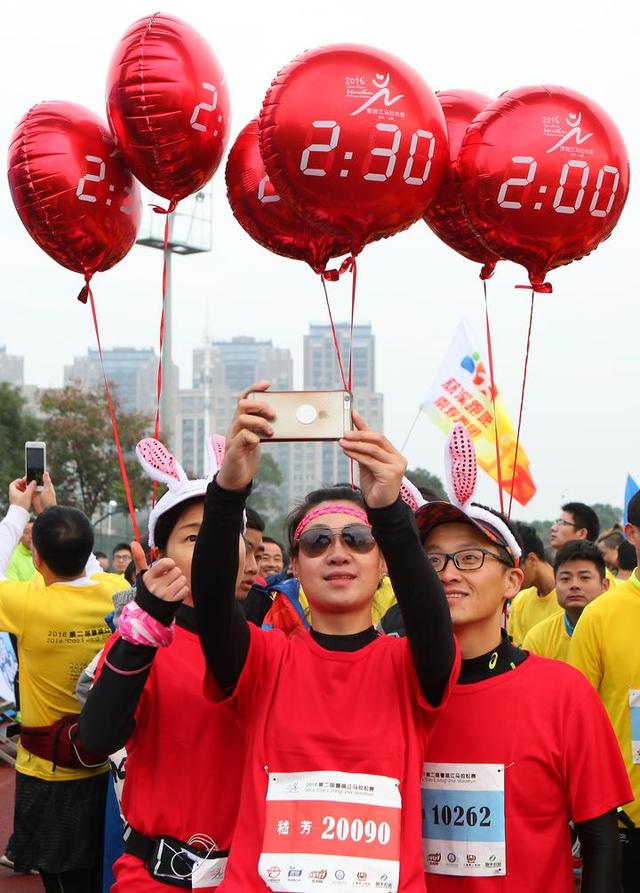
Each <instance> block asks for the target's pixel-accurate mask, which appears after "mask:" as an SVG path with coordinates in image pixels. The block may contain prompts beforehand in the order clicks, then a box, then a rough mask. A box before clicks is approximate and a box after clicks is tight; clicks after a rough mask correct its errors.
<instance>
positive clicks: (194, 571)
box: [191, 480, 249, 696]
mask: <svg viewBox="0 0 640 893" xmlns="http://www.w3.org/2000/svg"><path fill="white" fill-rule="evenodd" d="M248 494H249V490H248V489H247V490H243V491H242V492H234V491H230V490H223V489H222V487H219V486H218V484H217V483H216V482H215V480H214V481H212V482H211V483H210V484H209V486H208V487H207V495H206V497H205V503H204V518H203V519H202V526H201V527H200V532H199V533H198V539H197V542H196V546H195V549H194V552H193V561H192V563H191V594H192V597H193V604H194V607H195V609H196V618H197V623H198V635H199V636H200V644H201V646H202V650H203V652H204V656H205V658H206V661H207V666H208V668H209V670H210V672H211V673H212V675H213V678H214V679H215V680H216V683H217V684H218V687H219V688H220V690H221V691H222V693H223V694H225V695H227V696H228V695H230V694H232V693H233V691H234V689H235V687H236V685H237V684H238V680H239V678H240V673H241V672H242V668H243V667H244V664H245V661H246V659H247V654H248V652H249V626H248V624H247V620H246V618H245V616H244V614H243V612H242V608H241V607H240V606H239V604H238V602H237V601H236V577H237V575H238V538H239V536H240V534H241V533H242V527H243V518H242V513H243V511H244V504H245V501H246V498H247V496H248Z"/></svg>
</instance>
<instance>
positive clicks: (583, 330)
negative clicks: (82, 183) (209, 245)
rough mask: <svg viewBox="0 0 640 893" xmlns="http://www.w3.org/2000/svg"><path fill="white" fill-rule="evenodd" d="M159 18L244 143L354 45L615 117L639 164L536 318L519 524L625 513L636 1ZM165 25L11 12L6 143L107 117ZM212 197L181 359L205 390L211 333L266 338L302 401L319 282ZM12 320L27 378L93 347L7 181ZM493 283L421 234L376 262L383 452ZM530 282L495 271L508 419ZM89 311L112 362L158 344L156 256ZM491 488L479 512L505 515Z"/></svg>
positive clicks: (6, 330)
mask: <svg viewBox="0 0 640 893" xmlns="http://www.w3.org/2000/svg"><path fill="white" fill-rule="evenodd" d="M161 9H162V11H164V12H169V13H173V14H175V15H179V16H180V17H182V18H184V19H186V20H187V21H188V22H190V24H192V25H193V26H194V27H196V28H197V29H198V30H200V31H201V32H202V34H203V35H204V36H205V37H206V38H207V40H208V41H209V42H210V44H211V45H212V46H213V48H214V49H215V51H216V53H217V55H218V57H219V59H220V61H221V63H222V65H223V67H224V69H225V71H226V73H227V77H228V82H229V88H230V94H231V108H232V126H231V140H230V143H229V145H231V143H232V141H233V139H234V138H235V136H236V135H237V133H238V132H239V131H240V130H241V129H242V127H244V125H245V124H246V123H247V122H248V121H249V119H250V118H251V117H253V116H254V115H255V114H256V113H257V112H258V111H259V109H260V105H261V102H262V99H263V96H264V93H265V90H266V89H267V87H268V86H269V83H270V81H271V79H272V78H273V77H274V76H275V74H276V73H277V71H278V70H279V69H280V68H281V67H282V66H283V65H284V64H286V63H287V62H289V61H290V60H291V59H292V58H293V57H294V56H296V55H297V54H299V53H300V52H302V51H304V50H306V49H309V48H312V47H315V46H321V45H323V44H327V43H336V42H342V41H350V42H356V43H364V44H369V45H371V46H377V47H380V48H383V49H386V50H388V51H390V52H392V53H395V54H396V55H398V56H400V57H402V58H403V59H404V60H405V61H406V62H408V63H409V64H411V65H413V66H414V67H415V68H417V69H418V70H419V71H420V72H421V73H422V75H423V76H424V77H425V78H426V80H427V81H428V83H429V84H430V86H431V87H432V88H433V89H434V90H440V89H446V88H466V89H473V90H477V91H479V92H482V93H485V94H488V95H489V96H497V95H498V94H499V93H501V92H503V91H505V90H509V89H512V88H514V87H518V86H523V85H533V84H540V83H550V84H554V83H555V84H561V85H564V86H568V87H572V88H574V89H576V90H578V91H580V92H582V93H585V94H586V95H587V96H590V97H591V98H593V99H594V100H596V101H597V102H599V103H600V104H601V105H602V106H603V107H604V108H605V109H606V110H607V111H608V112H609V114H610V115H611V116H612V118H613V119H614V121H616V123H617V124H618V126H619V128H620V129H621V131H622V134H623V136H624V138H625V141H626V143H627V148H628V150H629V155H630V158H631V169H632V187H631V192H630V196H629V200H628V202H627V206H626V208H625V211H624V212H623V215H622V218H621V220H620V223H619V224H618V226H617V228H616V230H615V231H614V233H613V235H612V237H611V238H610V239H609V241H607V242H606V243H604V244H603V245H602V246H601V247H600V248H599V249H598V250H597V251H596V252H595V253H594V254H592V255H591V256H590V257H588V258H586V259H584V260H582V261H580V262H579V263H575V264H571V265H570V266H568V267H564V268H562V269H560V270H556V271H554V272H552V273H551V275H550V277H549V278H550V280H551V282H552V283H553V286H554V293H553V294H552V295H540V296H539V297H538V298H537V309H536V318H535V324H534V333H533V346H532V355H531V361H530V374H529V385H528V391H527V399H526V406H525V416H524V423H523V432H522V441H523V444H524V446H525V448H526V450H527V452H528V454H529V457H530V459H531V463H532V472H533V476H534V479H535V481H536V484H537V486H538V493H537V495H536V496H535V497H534V499H533V500H532V501H531V502H530V503H529V505H528V506H527V507H526V508H525V509H521V508H520V507H518V506H516V509H515V512H514V515H515V516H516V517H522V518H529V519H531V518H534V517H555V514H556V512H557V509H558V506H559V503H560V502H561V501H562V500H569V499H580V500H584V501H586V502H612V503H615V504H618V505H620V504H621V503H622V494H623V489H624V482H625V478H626V475H627V472H631V473H634V474H635V475H636V477H640V454H639V450H638V444H639V439H640V438H639V426H638V406H637V398H638V393H639V390H640V389H639V384H640V352H639V351H638V346H637V338H638V331H637V330H638V323H639V322H640V309H639V306H638V295H639V292H640V290H639V288H638V281H639V279H640V272H639V271H638V268H637V263H636V262H637V258H638V255H639V251H638V235H639V233H640V227H639V224H640V208H639V204H638V193H637V190H636V188H635V168H634V165H635V162H636V160H637V159H638V150H639V148H640V126H639V123H638V121H639V114H638V89H639V86H638V85H639V84H640V62H639V56H640V54H639V53H638V47H637V40H638V34H639V33H640V14H639V13H638V7H637V5H636V4H635V3H632V2H631V0H627V2H623V0H618V2H609V3H607V2H606V0H602V2H597V3H596V2H592V0H586V2H583V3H581V4H580V5H577V4H573V3H559V2H557V0H537V2H536V3H532V2H528V3H524V4H515V3H507V2H506V0H485V2H483V3H477V2H475V0H473V2H472V0H461V2H458V3H444V2H440V3H437V4H436V3H434V2H432V0H431V2H429V0H428V2H426V3H418V2H411V3H410V2H408V0H399V2H396V3H389V2H386V3H381V2H375V0H369V2H367V3H348V2H345V0H323V2H322V3H307V2H305V0H299V2H289V0H272V2H270V3H268V2H257V0H245V2H244V3H241V4H239V3H224V2H218V3H202V2H188V0H180V3H174V4H173V5H171V4H165V5H163V6H162V7H161ZM154 11H156V8H154V7H152V6H150V5H149V4H148V3H142V2H139V0H127V2H123V0H110V2H108V3H101V2H94V3H86V2H84V3H80V2H68V0H67V2H65V0H62V2H59V3H51V2H41V0H35V2H31V3H29V4H10V5H8V4H7V5H6V6H5V7H3V38H4V39H3V51H2V56H1V57H0V68H1V71H2V78H1V79H0V84H1V87H0V91H1V93H0V99H1V101H0V133H1V134H2V140H3V142H4V144H5V145H7V144H8V141H9V137H10V134H11V132H12V130H13V128H14V126H15V125H16V123H17V121H18V120H19V119H20V118H21V117H22V115H23V114H24V113H25V112H26V111H27V110H28V108H29V107H30V106H32V105H33V104H34V103H36V102H39V101H42V100H53V99H60V100H68V101H73V102H78V103H80V104H83V105H86V106H88V107H90V108H92V109H93V110H94V111H96V112H98V113H99V114H100V115H102V116H103V117H104V115H105V112H104V84H105V77H106V71H107V66H108V63H109V59H110V57H111V53H112V51H113V49H114V47H115V45H116V43H117V41H118V40H119V38H120V36H121V35H122V34H123V33H124V31H125V30H126V28H127V27H128V26H129V25H130V24H131V23H132V22H133V21H134V20H135V19H137V18H139V17H141V16H143V15H146V14H150V13H152V12H154ZM223 167H224V165H221V166H220V169H219V170H218V172H217V173H216V175H215V178H214V250H213V252H212V253H211V254H206V255H201V256H197V257H191V258H176V259H175V262H174V270H175V277H174V296H175V305H174V307H175V311H174V319H175V330H174V358H175V360H176V361H177V362H178V364H179V365H180V368H181V384H182V387H188V386H190V384H191V351H192V349H193V347H194V346H197V345H199V344H201V343H202V340H203V336H204V328H205V320H206V316H207V309H206V308H208V316H209V329H210V333H211V335H212V336H213V337H214V338H216V339H226V338H230V337H232V336H233V335H238V334H245V335H254V336H256V337H261V338H271V339H272V340H273V342H274V344H275V345H277V346H281V347H288V348H290V349H291V351H292V353H293V356H294V363H295V366H296V373H297V375H298V376H299V381H298V382H297V384H298V386H301V380H300V379H301V374H302V338H303V335H304V333H305V331H306V329H307V326H308V323H309V321H311V320H313V321H324V320H325V319H326V310H325V309H324V304H323V297H322V290H321V286H320V283H319V281H318V279H317V277H316V276H314V274H313V273H312V272H311V270H310V268H309V267H307V265H306V264H303V263H300V262H297V261H293V260H287V259H285V258H281V257H278V256H276V255H273V254H271V253H269V252H268V251H267V250H266V249H263V248H261V247H259V246H258V245H256V244H255V243H254V242H253V241H252V240H251V239H250V238H249V237H248V236H247V235H246V234H245V233H244V232H243V230H242V229H241V228H240V227H239V225H238V224H237V223H236V222H235V220H234V218H233V216H232V214H231V210H230V208H229V206H228V203H227V200H226V196H225V187H224V172H223ZM0 235H1V242H0V245H1V258H0V262H1V264H2V306H1V310H0V314H1V315H0V344H3V343H4V344H6V346H7V349H8V351H9V352H10V353H14V354H23V355H24V356H25V377H26V381H27V382H28V383H32V384H36V385H39V386H58V385H61V384H62V367H63V365H64V364H65V363H69V362H71V361H72V358H73V357H74V356H78V355H83V354H86V350H87V347H89V346H94V336H93V330H92V325H91V319H90V313H89V310H88V307H82V306H81V305H80V304H78V303H77V302H76V301H75V297H76V295H77V292H78V290H79V287H80V285H81V282H80V280H79V277H78V276H76V275H74V274H73V273H70V272H68V271H67V270H64V269H63V268H62V267H60V266H58V265H57V264H56V263H55V262H54V261H53V260H51V259H50V258H49V257H48V256H47V255H46V254H44V252H42V251H41V250H40V249H39V248H38V247H37V246H36V245H35V243H34V242H33V241H32V240H31V239H30V237H29V236H28V235H27V233H26V231H25V230H24V228H23V227H22V224H21V223H20V221H19V219H18V217H17V215H16V213H15V211H14V208H13V205H12V202H11V198H10V195H9V191H8V188H7V184H6V178H2V186H1V191H0ZM478 269H479V268H478V266H477V265H475V264H472V263H471V262H469V261H466V260H465V259H463V258H461V257H460V256H458V255H457V254H455V252H453V251H452V250H451V249H449V248H447V247H446V246H445V245H444V244H442V243H441V242H440V241H439V240H438V239H437V238H436V236H435V235H433V234H432V233H431V232H430V230H428V228H427V227H426V226H425V225H424V224H423V223H422V222H420V223H418V224H416V225H415V226H413V227H412V228H411V229H410V230H408V231H407V232H405V233H402V234H400V235H398V236H395V237H393V238H392V239H386V240H383V241H381V242H377V243H376V244H373V245H370V246H368V247H367V248H366V249H365V250H364V252H363V253H362V255H361V257H360V263H359V274H358V305H357V309H356V313H357V319H358V320H359V321H362V322H371V323H372V325H373V329H374V332H375V334H376V349H377V387H378V389H379V390H381V391H382V392H383V393H384V395H385V420H386V433H387V435H388V436H389V437H390V438H391V439H393V440H394V441H395V442H396V443H397V444H398V445H400V444H401V443H402V441H403V440H404V438H405V436H406V434H407V432H408V430H409V427H410V425H411V423H412V421H413V419H414V416H415V413H416V410H417V407H418V404H419V403H420V400H421V399H422V397H423V395H424V393H425V391H426V390H427V388H428V386H429V385H430V383H431V380H432V378H433V375H434V373H435V371H436V369H437V367H438V365H439V363H440V361H441V359H442V356H443V354H444V352H445V350H446V348H447V346H448V344H449V341H450V339H451V337H452V335H453V332H454V330H455V328H456V327H457V325H458V322H459V320H460V318H461V317H462V316H466V317H467V318H468V319H469V320H470V321H471V322H472V324H473V325H474V326H475V327H476V329H478V330H479V331H482V323H483V303H482V287H481V283H480V281H479V280H478V278H477V276H478ZM526 281H527V280H526V274H525V271H524V270H523V269H522V268H521V267H517V266H515V265H513V264H510V263H503V264H500V265H499V266H498V270H497V272H496V275H495V276H494V278H493V279H492V280H491V281H490V283H489V294H490V302H491V307H492V312H493V329H494V344H495V363H496V379H497V383H498V387H499V388H500V390H501V391H502V393H503V395H504V397H505V399H506V401H507V405H508V407H509V408H510V410H511V414H512V417H513V418H514V421H515V418H516V413H517V406H518V401H519V392H520V381H521V374H522V371H521V370H522V360H523V351H524V342H525V337H526V323H527V315H528V294H529V292H527V291H516V290H514V288H513V286H514V285H515V284H517V283H523V282H526ZM94 292H95V295H96V301H97V305H98V311H99V314H100V319H101V327H102V337H103V344H104V346H105V347H113V346H131V345H135V346H156V345H157V339H158V320H159V312H160V300H161V255H160V252H157V251H152V250H149V249H146V248H142V247H135V248H134V249H133V251H132V252H131V253H130V254H129V256H128V257H127V258H126V259H125V260H124V261H123V262H122V263H120V264H119V265H118V266H117V267H115V268H114V269H113V270H111V271H109V272H107V273H105V274H99V275H97V276H96V278H95V280H94ZM333 294H335V296H336V297H335V305H334V306H335V307H336V317H337V318H345V316H346V314H347V312H348V299H349V284H348V282H346V281H345V283H344V284H343V283H341V284H339V285H338V286H334V288H333ZM442 448H443V437H442V435H441V433H440V432H439V430H438V429H436V428H435V427H434V426H433V425H432V423H431V422H430V421H429V420H428V419H427V418H426V417H425V416H423V417H421V418H420V419H419V421H418V424H417V425H416V428H415V431H414V433H413V435H412V437H411V439H410V441H409V444H408V447H407V450H406V453H407V456H408V459H409V462H410V465H412V466H414V465H422V466H426V467H428V468H429V469H430V470H431V471H433V472H435V473H437V474H439V475H442V471H443V468H442ZM496 489H497V488H496V485H495V484H494V483H493V482H492V481H491V480H490V479H489V478H487V477H486V475H484V474H483V475H482V479H481V482H480V484H479V488H478V496H479V497H480V498H482V499H483V500H485V501H490V502H492V503H495V502H496V496H497V494H496Z"/></svg>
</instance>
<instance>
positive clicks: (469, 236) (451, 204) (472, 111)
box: [424, 90, 500, 279]
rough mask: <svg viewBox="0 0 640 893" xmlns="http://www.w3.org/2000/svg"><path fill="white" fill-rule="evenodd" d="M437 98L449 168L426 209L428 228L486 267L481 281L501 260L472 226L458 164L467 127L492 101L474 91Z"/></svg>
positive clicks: (442, 94) (445, 93) (442, 92)
mask: <svg viewBox="0 0 640 893" xmlns="http://www.w3.org/2000/svg"><path fill="white" fill-rule="evenodd" d="M436 96H437V97H438V102H439V103H440V105H441V106H442V111H443V112H444V118H445V121H446V122H447V135H448V137H449V166H448V169H447V172H446V175H445V176H444V178H443V180H442V184H441V186H440V189H439V190H438V194H437V195H436V197H435V199H434V201H433V202H432V204H431V205H430V206H429V208H428V209H427V213H426V214H425V215H424V219H425V222H426V223H427V224H428V226H429V228H430V229H432V230H433V232H434V233H435V234H436V236H438V238H440V239H442V241H443V242H444V243H445V244H446V245H448V246H449V247H450V248H453V249H454V251H457V252H458V254H461V255H462V256H463V257H466V258H468V259H469V260H472V261H475V262H476V263H478V264H483V268H482V272H481V273H480V278H481V279H488V278H489V276H491V275H492V274H493V271H494V268H495V265H496V263H497V262H498V261H499V260H500V258H499V257H498V256H497V255H496V254H494V253H493V252H492V251H490V250H489V249H488V248H487V247H486V245H484V244H483V243H482V242H481V241H480V239H479V238H478V236H477V235H476V234H475V233H474V231H473V230H472V229H471V227H470V226H469V222H468V220H467V218H466V217H465V215H464V209H463V207H462V200H461V198H460V183H459V180H458V173H457V170H456V163H457V161H458V153H459V151H460V146H461V145H462V139H463V137H464V135H465V133H466V130H467V127H468V126H469V125H470V124H471V122H472V121H473V119H474V118H475V116H476V115H477V114H478V112H481V111H482V110H483V109H484V108H486V106H487V105H489V103H490V102H491V99H490V98H489V97H488V96H483V95H482V94H481V93H474V92H473V91H472V90H440V91H438V92H437V93H436Z"/></svg>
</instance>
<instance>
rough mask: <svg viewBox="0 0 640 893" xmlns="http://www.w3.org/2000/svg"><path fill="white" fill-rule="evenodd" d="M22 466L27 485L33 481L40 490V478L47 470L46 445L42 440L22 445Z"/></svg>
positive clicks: (30, 441) (29, 441)
mask: <svg viewBox="0 0 640 893" xmlns="http://www.w3.org/2000/svg"><path fill="white" fill-rule="evenodd" d="M24 466H25V476H26V478H27V483H28V484H29V483H31V481H35V482H36V484H37V487H36V489H37V490H42V476H43V474H44V473H45V471H46V470H47V445H46V443H45V442H44V441H43V440H28V441H27V442H26V443H25V445H24Z"/></svg>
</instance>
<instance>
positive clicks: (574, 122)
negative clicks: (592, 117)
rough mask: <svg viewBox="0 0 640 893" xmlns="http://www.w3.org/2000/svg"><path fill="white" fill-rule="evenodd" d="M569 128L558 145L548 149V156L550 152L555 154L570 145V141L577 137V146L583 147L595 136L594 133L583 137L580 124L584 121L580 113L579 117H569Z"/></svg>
mask: <svg viewBox="0 0 640 893" xmlns="http://www.w3.org/2000/svg"><path fill="white" fill-rule="evenodd" d="M565 120H566V122H567V124H568V126H569V127H570V128H571V129H570V130H568V131H567V133H565V135H564V136H563V137H561V138H560V139H559V140H558V142H557V143H555V144H554V145H553V146H551V148H550V149H547V155H549V153H550V152H555V150H556V149H559V148H560V146H564V144H565V143H568V142H569V140H571V139H573V138H574V137H575V139H576V145H577V146H581V145H582V143H586V141H587V140H588V139H589V138H590V137H592V136H593V133H585V135H584V136H583V135H582V130H581V129H580V122H581V121H582V112H579V113H578V114H577V115H569V117H568V118H566V119H565Z"/></svg>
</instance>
